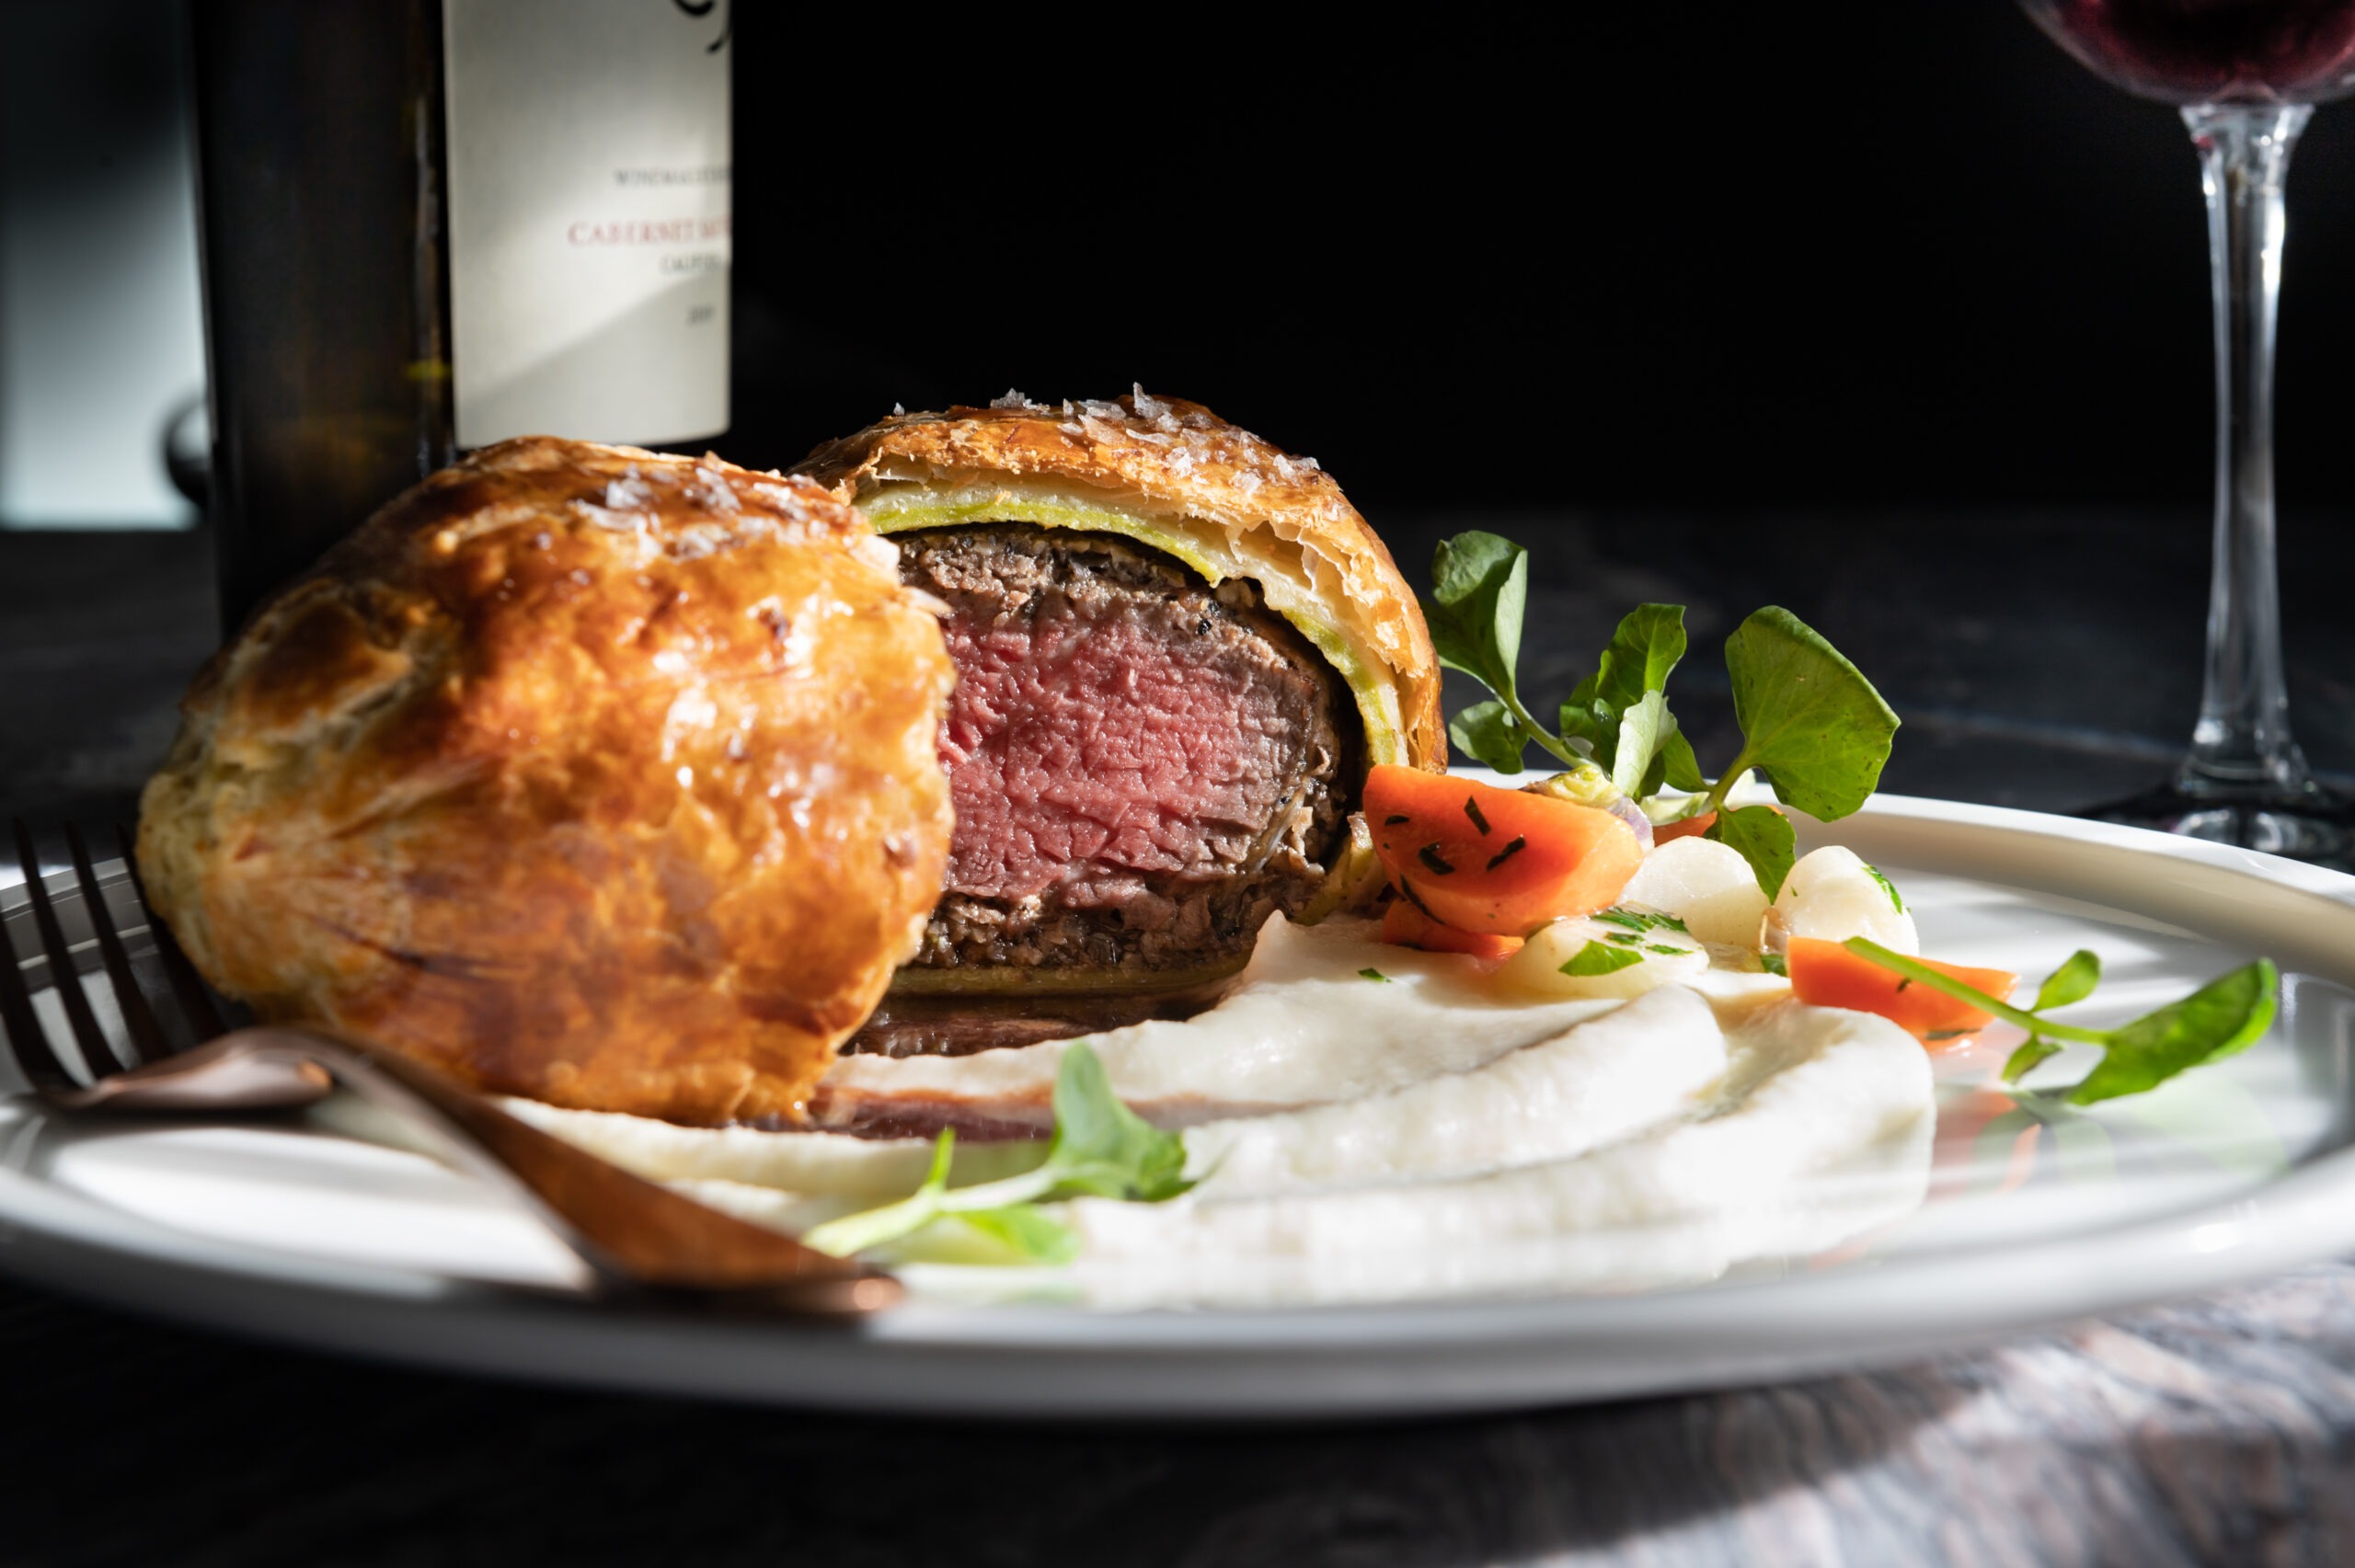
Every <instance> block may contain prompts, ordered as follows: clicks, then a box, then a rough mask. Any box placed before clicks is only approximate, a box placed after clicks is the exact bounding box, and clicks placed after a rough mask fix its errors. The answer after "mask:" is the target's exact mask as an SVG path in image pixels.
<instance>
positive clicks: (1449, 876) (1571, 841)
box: [1365, 764, 1644, 936]
mask: <svg viewBox="0 0 2355 1568" xmlns="http://www.w3.org/2000/svg"><path fill="white" fill-rule="evenodd" d="M1365 815H1366V821H1367V823H1368V825H1369V826H1371V827H1372V828H1373V847H1374V853H1376V854H1377V855H1379V856H1380V857H1381V859H1382V864H1383V866H1384V869H1386V870H1387V871H1388V872H1389V873H1390V885H1391V886H1392V887H1396V888H1397V889H1398V891H1399V894H1400V896H1401V897H1402V898H1405V899H1406V900H1407V902H1409V903H1411V904H1413V905H1415V906H1416V907H1417V908H1418V909H1419V910H1421V911H1422V912H1423V913H1424V914H1426V915H1428V916H1430V918H1431V919H1432V920H1433V921H1437V922H1438V923H1440V924H1442V925H1450V926H1453V927H1454V928H1455V929H1456V930H1458V931H1466V932H1474V933H1479V934H1482V935H1488V936H1523V935H1526V934H1527V933H1530V932H1532V931H1534V930H1536V929H1537V928H1538V927H1539V926H1541V925H1543V924H1545V922H1546V921H1550V920H1559V919H1561V918H1562V917H1564V916H1566V915H1591V914H1592V913H1594V911H1595V910H1602V909H1608V908H1609V907H1610V906H1611V904H1612V902H1613V901H1614V899H1616V898H1618V897H1619V890H1620V889H1621V888H1622V887H1626V885H1627V878H1629V877H1631V876H1635V875H1636V868H1637V866H1638V865H1640V864H1643V858H1644V853H1643V850H1642V849H1641V847H1639V846H1638V845H1637V842H1636V835H1635V832H1634V831H1633V830H1631V829H1630V828H1629V827H1628V826H1627V824H1626V823H1625V822H1622V821H1621V820H1619V818H1616V817H1614V816H1613V815H1611V813H1610V812H1608V811H1598V810H1595V809H1594V808H1593V807H1586V806H1573V805H1571V804H1570V803H1569V802H1568V801H1565V800H1555V799H1551V798H1549V797H1547V796H1545V795H1529V794H1524V793H1523V792H1522V791H1520V790H1516V789H1498V788H1496V787H1494V786H1493V785H1489V784H1473V783H1471V782H1470V781H1469V780H1465V779H1461V778H1451V777H1449V776H1448V775H1446V774H1444V773H1423V772H1421V771H1419V770H1418V769H1414V768H1402V767H1396V766H1394V765H1390V764H1384V765H1383V766H1381V767H1377V768H1375V769H1374V770H1373V773H1372V774H1371V775H1369V776H1368V778H1367V779H1366V785H1365Z"/></svg>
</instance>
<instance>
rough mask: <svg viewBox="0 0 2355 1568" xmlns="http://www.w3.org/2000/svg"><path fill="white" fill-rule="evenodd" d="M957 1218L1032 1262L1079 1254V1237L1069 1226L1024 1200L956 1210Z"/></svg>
mask: <svg viewBox="0 0 2355 1568" xmlns="http://www.w3.org/2000/svg"><path fill="white" fill-rule="evenodd" d="M957 1219H958V1221H959V1223H960V1224H963V1225H968V1226H971V1228H972V1229H973V1230H978V1231H980V1232H981V1233H982V1235H984V1236H986V1237H988V1238H989V1239H990V1240H991V1241H993V1242H996V1243H997V1244H998V1245H999V1246H1002V1247H1004V1248H1005V1250H1006V1251H1008V1252H1010V1253H1014V1254H1016V1255H1017V1256H1018V1257H1022V1258H1026V1259H1028V1260H1030V1261H1032V1262H1034V1263H1051V1264H1053V1263H1069V1262H1071V1261H1072V1259H1074V1258H1075V1257H1077V1256H1078V1255H1079V1238H1078V1237H1077V1236H1075V1235H1074V1234H1073V1233H1072V1229H1071V1227H1070V1226H1068V1225H1065V1224H1064V1223H1063V1221H1062V1220H1060V1219H1050V1218H1049V1217H1048V1216H1046V1215H1045V1214H1042V1213H1040V1211H1039V1210H1038V1209H1037V1208H1034V1207H1031V1206H1030V1205H1028V1204H1027V1203H1017V1204H1008V1205H1007V1206H1005V1207H1003V1208H982V1209H974V1210H971V1212H965V1213H959V1215H958V1216H957Z"/></svg>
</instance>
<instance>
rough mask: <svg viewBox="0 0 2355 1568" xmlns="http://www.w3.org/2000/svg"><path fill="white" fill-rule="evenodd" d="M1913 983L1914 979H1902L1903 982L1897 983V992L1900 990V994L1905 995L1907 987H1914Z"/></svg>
mask: <svg viewBox="0 0 2355 1568" xmlns="http://www.w3.org/2000/svg"><path fill="white" fill-rule="evenodd" d="M1912 984H1913V979H1912V978H1911V977H1908V978H1907V979H1901V980H1900V981H1898V982H1897V990H1898V993H1899V994H1900V995H1902V994H1904V991H1905V988H1906V987H1908V986H1910V985H1912Z"/></svg>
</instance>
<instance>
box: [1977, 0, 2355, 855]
mask: <svg viewBox="0 0 2355 1568" xmlns="http://www.w3.org/2000/svg"><path fill="white" fill-rule="evenodd" d="M2021 6H2022V7H2023V8H2024V9H2025V10H2026V11H2027V12H2028V16H2029V17H2032V18H2034V20H2035V22H2036V24H2037V26H2039V28H2042V29H2044V30H2045V31H2046V32H2047V33H2049V34H2051V36H2052V38H2053V39H2054V40H2055V41H2057V42H2058V43H2059V44H2060V45H2061V47H2062V48H2063V49H2065V50H2067V51H2068V52H2070V53H2071V54H2074V55H2075V56H2076V57H2077V59H2078V60H2080V61H2082V62H2084V63H2085V64H2086V65H2088V66H2090V67H2091V68H2092V69H2093V70H2094V72H2095V73H2096V74H2098V75H2101V76H2103V77H2106V78H2107V79H2108V80H2109V81H2111V82H2113V83H2116V84H2117V85H2118V86H2121V87H2123V88H2125V89H2126V90H2127V91H2129V92H2131V93H2138V94H2140V95H2142V97H2151V98H2157V99H2159V100H2161V101H2162V102H2165V103H2172V104H2175V105H2177V107H2178V108H2179V109H2180V110H2181V112H2182V116H2183V122H2184V125H2185V126H2186V128H2188V130H2189V131H2190V132H2191V140H2192V144H2193V145H2194V146H2195V147H2197V148H2198V149H2199V152H2200V176H2201V183H2202V185H2203V186H2204V188H2205V189H2206V190H2207V193H2208V246H2209V256H2210V258H2211V264H2212V266H2211V270H2212V273H2213V278H2214V286H2213V289H2212V290H2211V303H2212V307H2213V311H2212V319H2213V326H2214V342H2215V348H2216V516H2215V557H2214V561H2215V566H2214V573H2213V576H2212V578H2211V584H2210V589H2209V599H2208V647H2207V656H2206V658H2207V666H2206V670H2205V671H2204V674H2203V678H2202V681H2201V690H2200V718H2199V722H2198V723H2197V724H2196V725H2194V726H2193V727H2192V732H2191V746H2190V749H2189V750H2188V751H2187V752H2186V753H2185V756H2184V759H2183V761H2182V763H2181V764H2180V765H2179V766H2178V767H2177V769H2176V773H2175V777H2174V778H2173V779H2172V780H2170V781H2169V782H2168V783H2167V784H2164V785H2162V786H2161V787H2159V788H2158V789H2155V790H2153V791H2151V792H2150V793H2149V794H2148V795H2141V796H2138V797H2136V798H2135V799H2133V800H2127V801H2119V802H2117V803H2116V804H2114V805H2110V806H2103V807H2094V808H2092V809H2091V810H2089V811H2087V812H2086V813H2085V815H2087V816H2091V817H2100V818H2108V819H2110V820H2113V821H2122V822H2134V823H2140V824H2142V825H2145V826H2149V827H2155V828H2162V829H2165V830H2167V831H2170V832H2176V833H2185V834H2189V835H2191V836H2193V837H2197V838H2203V839H2212V840H2218V841H2223V842H2226V843H2233V844H2239V845H2241V846H2243V847H2245V848H2249V849H2258V850H2269V851H2271V852H2272V853H2276V854H2286V855H2292V856H2294V857H2296V858H2298V859H2300V860H2310V861H2315V862H2318V863H2320V864H2326V865H2338V866H2341V867H2344V868H2346V869H2349V870H2355V802H2350V801H2349V800H2347V799H2345V798H2343V797H2341V796H2340V795H2338V794H2336V793H2335V792H2333V791H2331V790H2329V789H2326V788H2325V787H2324V786H2323V784H2322V783H2321V782H2320V781H2319V780H2317V779H2316V778H2315V774H2314V770H2313V769H2312V768H2310V767H2309V766H2308V765H2307V763H2306V759H2305V754H2304V753H2303V751H2301V750H2299V748H2298V743H2297V741H2296V740H2295V739H2293V738H2292V737H2291V734H2290V700H2289V691H2288V685H2287V682H2286V681H2284V679H2283V672H2282V666H2281V603H2280V587H2279V582H2278V578H2279V572H2278V571H2277V569H2276V567H2275V564H2274V555H2275V551H2274V506H2273V357H2274V324H2275V317H2276V309H2277V306H2278V304H2279V302H2280V283H2281V244H2282V235H2283V234H2284V232H2285V224H2284V218H2283V212H2282V201H2281V190H2282V182H2283V179H2284V177H2286V175H2287V174H2288V172H2289V167H2290V154H2291V151H2292V148H2294V147H2295V146H2296V145H2297V142H2298V132H2300V131H2301V130H2303V128H2304V126H2305V123H2306V117H2307V116H2308V115H2310V114H2312V113H2313V112H2314V108H2313V106H2314V105H2315V104H2316V103H2319V102H2321V101H2322V100H2324V99H2326V98H2334V97H2338V96H2340V95H2341V94H2343V93H2345V92H2347V91H2349V89H2350V88H2355V0H2021Z"/></svg>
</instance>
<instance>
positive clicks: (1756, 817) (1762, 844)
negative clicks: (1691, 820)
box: [1701, 806, 1799, 899]
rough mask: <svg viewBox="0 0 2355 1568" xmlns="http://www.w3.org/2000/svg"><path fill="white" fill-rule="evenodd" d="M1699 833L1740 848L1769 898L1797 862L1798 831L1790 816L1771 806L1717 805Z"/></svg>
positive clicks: (1779, 889) (1778, 890) (1778, 888)
mask: <svg viewBox="0 0 2355 1568" xmlns="http://www.w3.org/2000/svg"><path fill="white" fill-rule="evenodd" d="M1701 836H1702V837H1703V838H1705V839H1715V840H1717V841H1718V842H1719V843H1721V844H1728V845H1730V846H1731V847H1732V848H1734V849H1736V850H1738V851H1740V853H1741V858H1742V859H1744V860H1746V861H1748V862H1749V863H1750V870H1751V874H1752V876H1756V877H1757V878H1758V886H1759V887H1760V888H1761V889H1762V890H1763V892H1764V893H1765V895H1766V897H1767V898H1769V899H1772V898H1774V897H1775V895H1776V894H1777V893H1780V892H1781V891H1782V890H1783V878H1785V877H1786V876H1789V875H1790V874H1791V867H1792V866H1794V865H1797V864H1798V853H1799V852H1798V832H1797V831H1796V830H1794V829H1793V828H1792V827H1791V819H1790V818H1787V817H1786V816H1784V815H1783V814H1782V813H1781V812H1779V811H1777V810H1775V808H1774V807H1771V806H1744V807H1736V808H1733V809H1721V810H1719V811H1718V813H1717V820H1716V821H1714V822H1712V823H1710V824H1709V826H1708V830H1707V831H1706V832H1704V833H1703V834H1702V835H1701Z"/></svg>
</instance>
